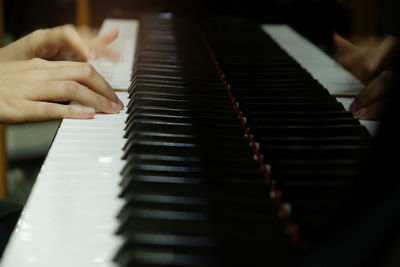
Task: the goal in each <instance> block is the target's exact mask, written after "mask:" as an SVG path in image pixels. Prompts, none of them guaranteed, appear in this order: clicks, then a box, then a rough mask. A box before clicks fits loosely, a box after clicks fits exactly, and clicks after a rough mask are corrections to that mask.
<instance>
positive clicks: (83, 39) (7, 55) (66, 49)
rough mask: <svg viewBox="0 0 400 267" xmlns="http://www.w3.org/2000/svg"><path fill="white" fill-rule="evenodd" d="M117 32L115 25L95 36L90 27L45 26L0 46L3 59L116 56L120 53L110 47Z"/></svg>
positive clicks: (85, 58) (69, 58)
mask: <svg viewBox="0 0 400 267" xmlns="http://www.w3.org/2000/svg"><path fill="white" fill-rule="evenodd" d="M117 36H118V30H116V29H114V30H111V31H109V32H107V33H104V34H102V35H99V36H97V37H95V34H94V33H93V31H91V30H90V29H88V28H75V27H74V26H72V25H64V26H59V27H55V28H51V29H46V30H37V31H34V32H33V33H31V34H29V35H27V36H25V37H23V38H21V39H19V40H17V41H16V42H14V43H12V44H10V45H8V46H6V47H4V48H2V49H1V50H0V61H3V62H5V61H14V60H28V59H32V58H42V59H47V60H82V61H87V60H90V59H96V58H97V57H98V56H99V55H105V56H106V57H108V58H111V59H117V58H118V57H119V55H118V53H117V52H115V51H114V50H112V49H110V48H109V47H108V44H109V43H111V42H112V41H114V40H115V39H116V38H117Z"/></svg>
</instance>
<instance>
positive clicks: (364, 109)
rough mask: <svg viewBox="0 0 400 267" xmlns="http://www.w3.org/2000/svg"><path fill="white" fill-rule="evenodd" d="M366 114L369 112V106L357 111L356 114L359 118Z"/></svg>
mask: <svg viewBox="0 0 400 267" xmlns="http://www.w3.org/2000/svg"><path fill="white" fill-rule="evenodd" d="M366 114H367V108H361V109H359V110H357V112H356V116H357V117H359V118H363V117H365V115H366Z"/></svg>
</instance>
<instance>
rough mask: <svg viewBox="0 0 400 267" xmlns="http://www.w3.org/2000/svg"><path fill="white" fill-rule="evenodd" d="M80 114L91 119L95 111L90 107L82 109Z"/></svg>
mask: <svg viewBox="0 0 400 267" xmlns="http://www.w3.org/2000/svg"><path fill="white" fill-rule="evenodd" d="M82 112H83V113H85V114H86V115H88V117H93V116H94V114H95V113H96V111H95V109H94V108H92V107H82Z"/></svg>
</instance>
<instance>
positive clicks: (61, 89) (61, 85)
mask: <svg viewBox="0 0 400 267" xmlns="http://www.w3.org/2000/svg"><path fill="white" fill-rule="evenodd" d="M33 90H34V92H32V94H33V95H34V97H32V98H31V100H35V101H52V102H66V101H75V102H77V103H79V104H82V105H84V106H88V107H94V108H95V109H96V110H98V111H101V112H104V113H118V112H119V111H120V110H121V108H122V107H121V106H120V105H119V103H114V102H112V101H110V100H109V99H108V98H105V97H104V96H101V95H99V94H97V93H95V92H94V91H92V90H90V89H89V88H87V87H86V86H83V85H82V84H80V83H78V82H75V81H49V82H45V83H44V86H43V85H42V87H41V88H40V89H38V88H33Z"/></svg>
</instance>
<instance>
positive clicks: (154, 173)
mask: <svg viewBox="0 0 400 267" xmlns="http://www.w3.org/2000/svg"><path fill="white" fill-rule="evenodd" d="M168 25H170V27H169V26H168ZM193 27H194V25H188V24H186V25H179V26H178V25H176V24H174V23H172V24H171V22H169V21H163V22H162V23H160V22H158V23H155V24H154V23H153V22H151V21H150V22H147V23H146V21H144V22H143V21H142V22H141V26H140V32H139V39H138V50H137V54H136V58H135V64H134V72H133V78H132V86H131V88H130V97H131V101H130V103H129V105H128V108H127V109H128V113H129V116H128V120H127V126H126V138H127V142H126V146H125V156H124V158H125V159H126V161H127V164H126V166H125V168H124V170H123V171H122V176H123V180H122V181H121V188H122V193H121V196H122V197H124V198H125V199H126V204H125V206H124V208H123V209H122V210H121V212H120V215H119V218H120V220H121V227H120V229H119V234H121V235H123V236H124V237H125V240H126V242H125V244H124V246H123V247H122V248H121V249H120V251H119V252H118V255H117V262H119V264H120V266H124V267H125V266H148V265H163V266H176V265H183V266H209V265H211V266H213V265H227V266H228V265H229V266H232V265H234V264H242V265H246V264H250V265H258V264H272V265H274V266H287V264H289V262H291V261H292V259H293V258H290V257H287V255H288V254H289V255H292V254H296V253H297V251H298V249H297V248H296V247H295V246H294V245H293V244H292V243H291V242H290V239H289V236H288V235H287V234H286V233H285V227H284V223H283V221H282V220H281V219H279V215H278V208H277V205H276V203H275V202H274V200H273V199H272V198H270V196H269V188H268V186H267V184H266V182H265V177H264V176H263V173H262V172H261V171H260V167H259V165H258V164H259V163H258V162H257V161H255V160H254V159H253V156H254V155H253V151H252V149H251V147H250V146H249V142H248V140H247V138H246V137H245V135H244V131H243V127H242V126H241V124H240V121H239V119H238V117H237V114H236V112H235V110H234V109H233V105H232V102H231V100H230V98H229V97H228V95H227V91H226V89H225V88H224V87H223V84H222V82H221V80H220V78H219V76H218V72H217V70H216V69H215V66H213V62H212V60H211V57H210V56H209V54H208V51H207V49H206V46H205V44H204V40H203V39H202V37H201V35H200V34H199V32H197V33H196V34H194V33H193ZM172 28H174V29H172ZM175 28H178V29H175ZM188 65H189V66H190V67H189V68H186V66H188ZM265 250H269V251H271V255H265V253H264V252H265Z"/></svg>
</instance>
